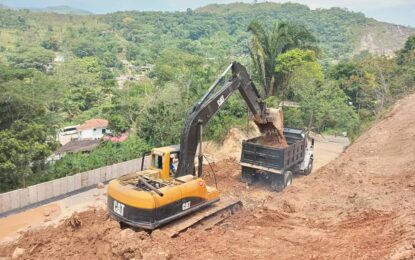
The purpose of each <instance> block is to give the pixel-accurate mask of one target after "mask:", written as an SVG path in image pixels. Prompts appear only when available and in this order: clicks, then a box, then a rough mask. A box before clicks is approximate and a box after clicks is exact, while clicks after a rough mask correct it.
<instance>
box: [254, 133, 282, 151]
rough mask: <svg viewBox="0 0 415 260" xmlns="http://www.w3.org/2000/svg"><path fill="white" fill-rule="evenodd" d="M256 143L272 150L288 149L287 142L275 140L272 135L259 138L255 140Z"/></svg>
mask: <svg viewBox="0 0 415 260" xmlns="http://www.w3.org/2000/svg"><path fill="white" fill-rule="evenodd" d="M256 143H258V144H262V145H266V146H272V147H274V148H284V147H288V144H287V141H285V139H283V140H279V138H277V137H276V136H274V135H264V136H260V137H259V138H258V139H256Z"/></svg>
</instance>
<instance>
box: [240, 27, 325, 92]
mask: <svg viewBox="0 0 415 260" xmlns="http://www.w3.org/2000/svg"><path fill="white" fill-rule="evenodd" d="M248 31H249V32H251V33H252V36H251V39H250V43H249V53H250V55H251V58H252V62H253V64H254V68H255V70H256V72H257V73H258V75H259V78H260V82H261V85H262V87H263V88H264V91H265V95H266V96H267V97H268V96H272V95H273V94H274V90H275V85H276V82H277V76H278V75H277V74H276V73H275V66H276V63H277V61H276V59H277V57H278V55H280V54H282V53H284V52H286V51H288V50H291V49H294V48H300V49H313V50H316V51H317V50H318V48H317V47H316V45H315V44H316V42H317V40H316V38H315V37H314V36H313V34H312V33H311V32H310V31H309V30H307V29H306V28H305V27H304V26H302V25H298V24H292V23H287V22H280V23H275V24H274V26H273V28H272V30H271V31H269V30H267V29H266V28H265V26H264V25H263V24H262V23H260V22H258V21H252V22H251V23H250V24H249V26H248Z"/></svg>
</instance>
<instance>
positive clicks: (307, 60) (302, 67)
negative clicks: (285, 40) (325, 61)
mask: <svg viewBox="0 0 415 260" xmlns="http://www.w3.org/2000/svg"><path fill="white" fill-rule="evenodd" d="M275 72H276V73H277V74H278V75H279V77H280V78H281V79H282V80H281V81H280V84H281V86H280V90H281V96H282V99H285V98H288V99H290V100H293V99H296V96H298V93H299V92H300V91H301V90H302V89H303V88H306V87H311V86H313V85H317V86H319V85H321V83H322V82H323V80H324V75H323V69H322V68H321V66H320V64H319V63H318V62H317V58H316V55H315V53H314V51H312V50H301V49H292V50H289V51H287V52H285V53H283V54H281V55H279V56H278V58H277V65H276V67H275Z"/></svg>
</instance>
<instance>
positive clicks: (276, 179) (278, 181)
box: [271, 173, 285, 192]
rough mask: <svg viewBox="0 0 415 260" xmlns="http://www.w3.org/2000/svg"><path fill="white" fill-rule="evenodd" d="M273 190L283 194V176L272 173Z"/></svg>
mask: <svg viewBox="0 0 415 260" xmlns="http://www.w3.org/2000/svg"><path fill="white" fill-rule="evenodd" d="M271 188H272V189H273V190H274V191H276V192H282V191H283V190H284V188H285V185H284V180H283V176H282V175H279V174H272V173H271Z"/></svg>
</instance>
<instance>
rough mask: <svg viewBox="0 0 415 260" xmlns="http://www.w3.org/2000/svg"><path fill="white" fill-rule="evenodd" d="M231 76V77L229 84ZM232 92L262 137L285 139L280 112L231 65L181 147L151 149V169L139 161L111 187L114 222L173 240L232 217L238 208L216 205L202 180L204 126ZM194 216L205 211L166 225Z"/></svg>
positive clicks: (199, 108)
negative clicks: (138, 168)
mask: <svg viewBox="0 0 415 260" xmlns="http://www.w3.org/2000/svg"><path fill="white" fill-rule="evenodd" d="M229 71H231V76H230V77H229V76H228V79H227V75H228V72H229ZM223 82H224V83H223ZM236 90H239V92H240V93H241V95H242V97H243V99H244V100H245V102H246V103H247V106H248V108H249V110H250V112H251V116H252V118H253V120H254V122H255V123H256V125H257V126H258V128H259V130H260V131H261V133H263V134H268V135H274V136H277V137H278V139H279V140H282V139H284V136H283V134H282V130H283V129H282V124H281V122H282V113H280V111H279V110H278V109H270V108H267V107H266V104H265V102H264V101H263V99H262V98H261V96H260V94H259V92H258V90H257V89H256V87H255V85H254V83H253V82H252V80H251V79H250V77H249V74H248V72H247V70H246V68H245V67H244V66H243V65H241V64H240V63H237V62H233V63H232V64H230V65H229V67H228V68H227V69H226V70H225V71H224V72H223V73H222V74H221V75H220V77H219V78H218V79H217V80H216V81H215V82H214V84H213V85H212V86H211V87H210V88H209V90H208V92H207V93H206V94H205V95H204V96H203V97H202V98H201V99H200V100H199V101H198V102H197V104H196V105H195V106H194V107H193V109H192V110H191V112H190V114H189V116H188V118H187V120H186V122H185V125H184V128H183V130H182V134H181V140H180V146H167V147H160V148H154V149H153V150H152V151H151V154H150V156H149V157H150V167H148V168H147V169H143V164H144V157H143V163H142V170H141V171H139V172H135V173H130V174H127V175H124V176H121V177H119V178H117V179H114V180H112V181H111V182H110V183H109V185H108V192H107V194H108V202H107V205H108V211H109V213H110V215H111V216H112V217H113V218H115V219H116V220H118V221H119V222H121V223H125V224H128V225H130V226H133V227H138V228H143V229H147V230H152V229H155V228H158V227H160V226H163V228H165V229H166V230H168V232H169V233H170V235H171V236H174V235H176V234H177V233H179V232H181V231H182V230H185V229H187V228H188V227H190V226H192V225H194V224H196V223H198V222H201V221H203V220H205V219H207V218H209V217H210V216H212V215H217V214H219V213H223V212H225V211H231V212H233V211H234V210H237V209H238V208H240V207H241V206H242V203H241V201H239V200H231V201H229V200H226V199H222V200H220V193H219V191H218V190H217V189H216V188H214V187H211V186H208V185H206V182H205V180H204V179H203V177H202V165H203V154H202V134H203V127H204V126H205V125H206V124H207V123H208V122H209V120H210V119H211V118H212V117H213V116H214V115H215V113H216V112H217V111H219V109H220V108H221V107H222V105H223V104H224V103H225V102H226V101H227V100H228V98H229V97H230V96H231V95H232V94H233V93H234V92H236ZM197 151H198V156H197V157H198V163H197V170H196V167H195V157H196V153H197ZM147 158H148V157H147ZM196 211H203V212H198V213H197V214H196V213H195V214H191V215H190V216H191V217H189V216H188V217H187V218H186V219H185V220H183V221H182V223H180V224H176V222H175V223H174V224H176V225H173V226H172V225H167V227H166V224H167V223H168V222H171V221H172V220H175V219H179V218H182V217H184V216H185V215H189V214H190V213H194V212H196Z"/></svg>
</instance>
